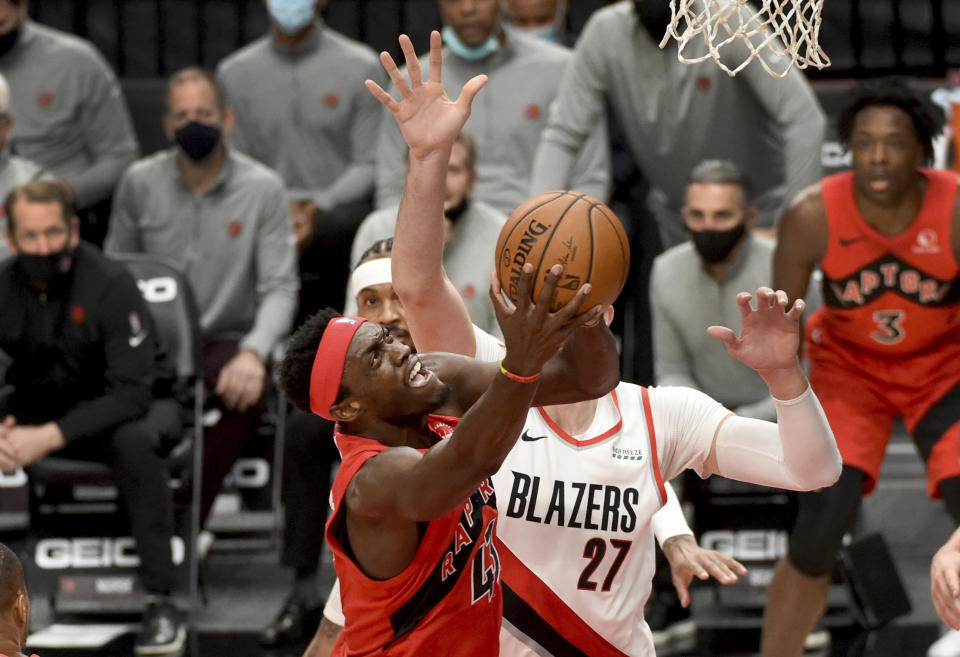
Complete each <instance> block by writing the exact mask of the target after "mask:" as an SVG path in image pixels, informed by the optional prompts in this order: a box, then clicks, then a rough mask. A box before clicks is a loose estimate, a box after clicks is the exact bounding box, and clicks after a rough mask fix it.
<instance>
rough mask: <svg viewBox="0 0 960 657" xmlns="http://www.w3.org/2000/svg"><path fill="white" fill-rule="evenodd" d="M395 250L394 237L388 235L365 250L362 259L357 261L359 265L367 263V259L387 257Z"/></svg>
mask: <svg viewBox="0 0 960 657" xmlns="http://www.w3.org/2000/svg"><path fill="white" fill-rule="evenodd" d="M392 251H393V238H392V237H388V238H386V239H383V240H377V241H376V242H374V243H373V244H371V245H370V247H369V248H368V249H367V250H366V251H364V252H363V254H362V255H361V256H360V261H359V262H358V263H357V267H359V266H360V265H362V264H363V263H365V262H366V261H367V260H375V259H377V258H386V257H387V256H389V255H390V253H391V252H392Z"/></svg>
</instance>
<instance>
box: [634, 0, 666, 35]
mask: <svg viewBox="0 0 960 657" xmlns="http://www.w3.org/2000/svg"><path fill="white" fill-rule="evenodd" d="M633 8H634V11H636V12H637V18H639V19H640V24H641V25H643V27H644V28H645V29H646V30H647V33H648V34H649V35H650V37H651V38H652V39H653V40H654V41H656V42H657V43H660V39H662V38H663V35H664V34H666V33H667V27H668V26H669V25H670V5H669V3H667V2H666V0H633Z"/></svg>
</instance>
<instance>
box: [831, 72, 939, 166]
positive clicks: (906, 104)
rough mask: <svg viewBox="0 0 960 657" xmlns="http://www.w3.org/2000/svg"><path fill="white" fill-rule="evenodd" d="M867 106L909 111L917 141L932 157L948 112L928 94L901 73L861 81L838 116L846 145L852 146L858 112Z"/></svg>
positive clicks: (839, 127) (841, 133)
mask: <svg viewBox="0 0 960 657" xmlns="http://www.w3.org/2000/svg"><path fill="white" fill-rule="evenodd" d="M868 107H895V108H897V109H899V110H902V111H904V112H906V113H907V114H908V115H909V116H910V119H911V121H912V122H913V130H914V132H915V133H916V136H917V141H918V142H920V144H921V146H923V155H924V159H925V160H926V161H928V162H929V161H931V160H933V139H934V137H936V136H937V135H939V134H940V133H941V132H942V131H943V124H944V122H945V121H946V115H945V114H944V112H943V110H942V109H941V108H940V107H939V106H938V105H937V104H936V103H934V102H933V101H932V100H930V98H929V97H928V96H927V95H925V94H922V93H920V92H918V91H916V90H915V89H913V88H911V86H910V84H909V83H908V82H907V80H906V79H904V78H902V77H886V78H880V79H877V80H868V81H865V82H861V83H860V84H858V85H857V86H856V87H855V88H854V91H853V94H852V96H851V98H850V102H849V103H847V105H846V107H844V108H843V110H841V112H840V114H839V116H838V117H837V135H838V136H839V137H840V143H841V144H843V145H844V146H845V147H847V148H849V146H850V137H851V136H852V135H853V126H854V124H855V123H856V120H857V115H858V114H860V112H861V111H863V110H865V109H867V108H868Z"/></svg>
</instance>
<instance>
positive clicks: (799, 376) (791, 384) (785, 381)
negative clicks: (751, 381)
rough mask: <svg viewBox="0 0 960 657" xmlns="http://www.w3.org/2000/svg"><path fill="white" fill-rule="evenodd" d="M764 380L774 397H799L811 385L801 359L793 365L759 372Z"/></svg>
mask: <svg viewBox="0 0 960 657" xmlns="http://www.w3.org/2000/svg"><path fill="white" fill-rule="evenodd" d="M758 373H759V374H760V377H761V378H762V379H763V382H764V383H766V384H767V388H768V389H769V390H770V395H771V396H772V397H773V398H774V399H793V398H795V397H799V396H800V395H802V394H803V392H804V391H805V390H806V389H807V388H808V387H809V386H810V383H809V382H808V381H807V375H806V373H805V372H804V371H803V368H802V367H800V360H799V359H797V361H796V364H795V365H792V366H791V367H787V368H782V369H775V370H764V371H761V372H758Z"/></svg>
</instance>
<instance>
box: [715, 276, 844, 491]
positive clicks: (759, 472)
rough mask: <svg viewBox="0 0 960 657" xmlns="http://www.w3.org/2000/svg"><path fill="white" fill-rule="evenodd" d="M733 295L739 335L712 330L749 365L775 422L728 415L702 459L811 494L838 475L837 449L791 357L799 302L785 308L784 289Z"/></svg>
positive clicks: (725, 471) (726, 471) (733, 474)
mask: <svg viewBox="0 0 960 657" xmlns="http://www.w3.org/2000/svg"><path fill="white" fill-rule="evenodd" d="M750 299H751V295H750V294H748V293H746V292H741V293H740V294H739V295H737V304H738V305H739V307H740V318H741V323H740V326H741V328H740V334H739V335H737V334H736V333H734V331H732V330H731V329H729V328H725V327H722V326H711V327H710V328H709V329H707V330H708V332H709V333H710V335H712V336H713V337H715V338H718V339H720V340H722V341H723V342H724V344H725V345H726V347H727V351H728V352H729V353H730V355H731V356H733V357H734V358H736V359H737V360H739V361H740V362H742V363H744V364H745V365H747V366H749V367H751V368H753V369H754V370H756V371H757V373H758V374H760V376H761V377H762V378H763V380H764V381H765V382H766V384H767V386H768V388H769V389H770V394H771V395H772V396H773V398H774V402H775V405H776V408H777V423H776V425H774V424H772V423H770V422H764V421H762V420H754V419H751V418H744V417H738V416H736V415H730V416H729V417H727V418H726V420H724V422H723V423H722V424H721V425H720V428H719V429H718V430H717V435H716V436H715V437H714V444H713V447H712V449H711V451H710V456H709V457H708V459H707V463H706V469H707V470H708V471H710V472H715V473H717V474H720V475H723V476H724V477H729V478H731V479H738V480H740V481H747V482H751V483H757V484H762V485H766V486H775V487H778V488H787V489H793V490H812V489H815V488H822V487H824V486H830V485H832V484H833V483H834V482H836V480H837V478H839V476H840V468H841V461H840V452H839V450H838V449H837V444H836V440H835V439H834V436H833V432H832V431H831V430H830V425H829V424H828V423H827V418H826V416H825V415H824V413H823V409H822V408H821V406H820V402H819V401H818V400H817V397H816V395H815V394H814V393H813V390H812V389H811V388H810V384H809V382H808V381H807V377H806V374H805V373H804V371H803V368H802V367H801V366H800V360H799V358H798V356H797V349H798V344H799V341H800V316H801V314H802V313H803V307H804V304H803V300H802V299H798V300H797V301H795V302H794V303H793V304H792V305H790V306H789V310H788V302H787V294H786V292H784V291H783V290H777V291H776V292H774V291H773V290H771V289H769V288H760V289H758V290H757V307H756V308H755V309H754V308H753V307H752V306H751V305H750Z"/></svg>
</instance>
